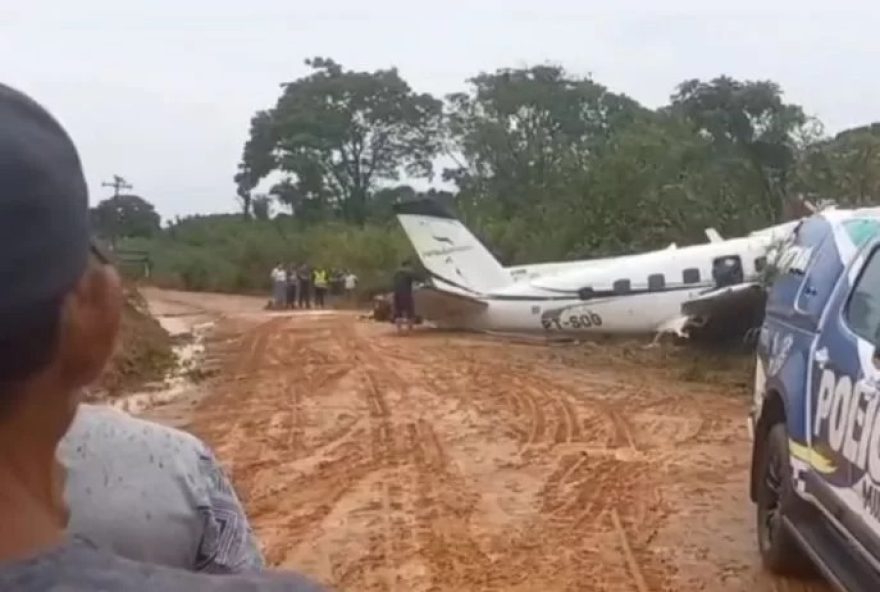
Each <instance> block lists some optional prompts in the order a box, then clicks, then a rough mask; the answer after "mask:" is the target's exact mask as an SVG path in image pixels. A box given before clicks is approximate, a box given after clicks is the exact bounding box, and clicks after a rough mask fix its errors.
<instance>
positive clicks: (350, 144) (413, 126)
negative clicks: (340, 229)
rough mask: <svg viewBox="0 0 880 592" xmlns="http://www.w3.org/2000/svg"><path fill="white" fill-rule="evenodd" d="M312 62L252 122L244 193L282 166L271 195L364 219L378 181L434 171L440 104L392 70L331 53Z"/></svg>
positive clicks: (241, 179)
mask: <svg viewBox="0 0 880 592" xmlns="http://www.w3.org/2000/svg"><path fill="white" fill-rule="evenodd" d="M306 64H307V65H308V66H310V67H311V68H312V73H311V74H309V75H308V76H305V77H303V78H300V79H298V80H295V81H293V82H288V83H285V84H283V85H282V86H283V92H282V93H281V96H280V97H279V99H278V101H277V103H276V105H275V107H274V108H272V109H271V110H268V111H261V112H259V113H257V114H256V115H255V116H254V118H253V120H252V121H251V134H250V138H249V139H248V141H247V143H246V144H245V147H244V151H243V156H242V164H241V166H240V167H239V172H238V174H237V175H236V181H237V183H238V186H239V194H240V195H247V192H248V191H249V190H250V189H252V188H253V187H255V186H256V184H257V183H258V182H259V181H260V180H261V179H263V178H264V177H265V176H266V175H267V174H269V173H270V172H271V171H274V170H277V171H279V172H281V173H283V174H284V177H285V180H284V181H283V182H282V184H281V185H280V187H277V188H276V190H275V191H273V194H274V195H275V196H276V197H277V198H278V200H279V201H280V202H282V203H284V204H285V205H287V206H289V207H290V208H291V209H292V210H293V211H294V212H297V211H298V210H302V209H307V210H308V209H312V210H314V209H318V210H326V211H330V210H333V211H337V212H338V213H339V214H340V215H341V217H342V218H343V219H345V220H348V221H351V222H355V223H362V222H363V221H364V220H365V219H366V217H367V202H368V199H369V197H370V196H371V194H372V192H373V190H374V189H375V188H376V186H377V184H378V183H379V182H380V181H396V180H398V179H399V178H400V177H401V175H402V174H404V173H405V174H407V175H409V176H411V177H419V176H422V177H424V176H430V174H431V172H432V169H433V158H434V156H435V155H436V154H437V152H438V150H439V147H440V143H439V137H440V129H441V122H442V103H441V101H439V100H437V99H435V98H434V97H432V96H430V95H428V94H418V93H415V92H414V91H413V90H412V89H411V88H410V87H409V85H408V84H407V83H406V82H405V81H404V80H403V79H402V78H401V77H400V75H399V73H398V72H397V70H396V69H394V68H391V69H387V70H376V71H374V72H357V71H351V70H345V69H344V68H343V67H342V66H341V65H339V64H337V63H336V62H334V61H333V60H330V59H327V58H314V59H311V60H307V61H306ZM307 204H310V205H307Z"/></svg>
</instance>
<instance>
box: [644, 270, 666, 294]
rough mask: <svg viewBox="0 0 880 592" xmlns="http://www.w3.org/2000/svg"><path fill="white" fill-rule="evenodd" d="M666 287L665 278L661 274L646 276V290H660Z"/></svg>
mask: <svg viewBox="0 0 880 592" xmlns="http://www.w3.org/2000/svg"><path fill="white" fill-rule="evenodd" d="M665 287H666V277H664V275H663V274H662V273H654V274H651V275H649V276H648V290H651V291H655V290H662V289H663V288H665Z"/></svg>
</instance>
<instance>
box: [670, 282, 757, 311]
mask: <svg viewBox="0 0 880 592" xmlns="http://www.w3.org/2000/svg"><path fill="white" fill-rule="evenodd" d="M764 295H765V291H764V287H763V286H761V284H759V283H757V282H743V283H741V284H735V285H733V286H725V287H724V288H716V289H714V290H710V291H708V292H704V293H703V294H700V295H699V296H697V297H696V298H691V299H690V300H688V301H687V302H684V303H683V304H682V305H681V312H682V313H683V314H684V315H686V316H689V317H695V316H700V317H709V316H714V315H717V314H719V313H721V312H729V311H732V310H734V309H739V308H741V307H743V306H746V307H749V308H751V307H752V306H761V307H763V306H764Z"/></svg>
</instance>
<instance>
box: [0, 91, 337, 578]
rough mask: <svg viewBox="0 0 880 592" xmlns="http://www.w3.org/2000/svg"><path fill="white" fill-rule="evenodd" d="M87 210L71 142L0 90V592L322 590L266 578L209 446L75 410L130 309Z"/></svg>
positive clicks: (111, 414)
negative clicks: (125, 311)
mask: <svg viewBox="0 0 880 592" xmlns="http://www.w3.org/2000/svg"><path fill="white" fill-rule="evenodd" d="M88 208H89V204H88V190H87V185H86V181H85V176H84V174H83V171H82V166H81V163H80V159H79V155H78V153H77V150H76V148H75V146H74V144H73V142H72V140H71V139H70V137H69V136H68V135H67V133H66V131H65V130H64V129H63V128H62V127H61V125H60V124H59V123H58V122H57V120H56V119H55V118H54V117H53V116H52V115H51V114H50V113H49V112H48V111H46V110H45V109H44V108H43V107H42V106H40V105H39V104H38V103H36V102H35V101H34V100H33V99H31V98H30V97H28V96H26V95H24V94H23V93H21V92H19V91H17V90H15V89H12V88H10V87H8V86H5V85H2V84H0V247H2V248H0V591H6V590H10V591H12V590H14V591H16V592H61V591H64V592H87V591H89V592H90V591H93V590H103V591H107V592H111V591H119V592H159V591H161V592H234V591H244V590H249V591H260V592H269V591H282V590H283V591H288V592H316V591H318V590H323V589H324V587H323V586H321V585H319V584H318V583H316V582H315V581H313V580H311V579H309V578H307V577H304V576H301V575H299V574H296V573H293V572H290V571H280V570H268V569H265V567H264V562H263V559H262V556H261V554H260V551H259V546H258V544H257V542H256V541H255V539H254V537H253V534H252V532H251V530H250V527H249V525H248V522H247V518H246V516H245V514H244V512H243V510H242V509H241V505H240V504H239V502H238V499H237V497H236V495H235V492H234V490H233V488H232V486H231V485H230V482H229V480H228V479H227V477H226V475H225V473H224V472H223V470H222V469H221V468H220V466H219V464H218V463H217V461H216V459H215V458H214V456H213V454H212V453H211V451H210V450H209V449H208V448H207V447H206V446H205V445H204V444H203V443H202V442H201V441H199V440H198V439H196V438H194V437H192V436H191V435H189V434H187V433H185V432H182V431H180V430H175V429H172V428H168V427H165V426H161V425H158V424H155V423H151V422H147V421H144V420H140V419H137V418H134V417H132V416H130V415H128V414H126V413H123V412H121V411H114V410H112V409H109V408H107V407H103V406H92V405H85V404H83V403H82V393H83V391H84V390H85V389H86V388H87V387H88V386H89V385H90V384H91V383H93V382H94V381H95V380H96V379H97V378H98V377H99V376H100V374H101V372H102V370H103V368H104V366H105V364H106V363H107V361H108V359H109V357H110V355H111V353H112V352H113V350H114V347H115V343H116V340H117V337H118V334H119V328H120V320H121V316H122V302H123V294H122V286H121V280H120V278H119V274H118V273H117V271H116V269H115V267H114V266H113V264H112V262H111V261H110V259H109V258H108V257H107V255H106V254H104V253H103V251H102V250H101V249H100V247H99V246H98V245H97V244H96V243H95V242H94V241H92V240H91V236H90V234H91V233H90V229H89V212H88Z"/></svg>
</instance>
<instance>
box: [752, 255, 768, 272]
mask: <svg viewBox="0 0 880 592" xmlns="http://www.w3.org/2000/svg"><path fill="white" fill-rule="evenodd" d="M766 267H767V258H766V257H758V258H757V259H755V271H757V272H758V273H761V272H762V271H764V269H765V268H766Z"/></svg>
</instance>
